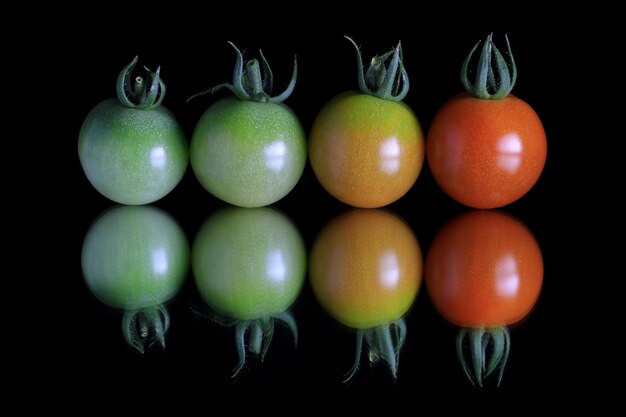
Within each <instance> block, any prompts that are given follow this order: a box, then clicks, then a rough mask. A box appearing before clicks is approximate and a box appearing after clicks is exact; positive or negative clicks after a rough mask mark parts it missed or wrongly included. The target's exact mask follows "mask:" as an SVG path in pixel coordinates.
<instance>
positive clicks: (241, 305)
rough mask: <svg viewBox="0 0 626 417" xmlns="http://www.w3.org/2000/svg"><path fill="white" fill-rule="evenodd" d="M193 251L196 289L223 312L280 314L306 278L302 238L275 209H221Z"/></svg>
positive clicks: (245, 316) (247, 317)
mask: <svg viewBox="0 0 626 417" xmlns="http://www.w3.org/2000/svg"><path fill="white" fill-rule="evenodd" d="M191 253H192V255H191V267H192V271H193V275H194V278H195V282H196V285H197V287H198V291H199V292H200V295H201V296H202V298H203V299H204V300H205V301H206V303H207V304H208V305H209V306H211V307H212V308H213V309H214V310H215V311H216V312H217V313H219V314H220V315H222V316H227V317H233V318H236V319H244V320H253V319H259V318H262V317H268V316H272V315H277V314H279V313H281V312H283V311H285V310H286V309H287V308H288V307H289V306H290V305H291V304H292V303H293V302H294V301H295V299H296V297H297V296H298V294H299V293H300V290H301V289H302V285H303V283H304V278H305V273H306V257H307V255H306V250H305V247H304V242H303V241H302V237H301V236H300V233H299V232H298V229H296V227H295V226H294V224H293V223H292V222H291V221H290V220H289V219H288V218H287V217H286V216H285V215H283V214H281V213H280V212H279V211H277V210H275V209H272V208H256V209H247V208H239V207H229V208H226V209H223V210H220V211H218V212H217V213H215V214H214V215H212V216H211V217H210V218H209V219H208V220H207V221H206V222H205V223H204V225H203V226H202V227H201V228H200V230H199V231H198V234H197V236H196V239H195V241H194V244H193V248H192V252H191Z"/></svg>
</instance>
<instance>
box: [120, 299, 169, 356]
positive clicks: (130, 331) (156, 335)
mask: <svg viewBox="0 0 626 417" xmlns="http://www.w3.org/2000/svg"><path fill="white" fill-rule="evenodd" d="M169 328H170V315H169V312H168V311H167V308H166V307H165V306H164V305H163V304H157V305H154V306H150V307H145V308H142V309H139V310H126V311H124V317H123V318H122V334H123V335H124V339H125V340H126V342H127V343H128V344H129V345H130V346H132V347H134V348H135V349H137V351H138V352H139V353H141V354H143V353H144V351H145V348H146V347H151V346H153V345H154V344H157V343H158V345H159V346H161V348H162V349H165V333H167V331H168V330H169Z"/></svg>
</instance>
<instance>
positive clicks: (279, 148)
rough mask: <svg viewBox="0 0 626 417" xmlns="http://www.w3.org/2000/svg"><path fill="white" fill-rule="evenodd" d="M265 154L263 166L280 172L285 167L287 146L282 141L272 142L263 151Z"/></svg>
mask: <svg viewBox="0 0 626 417" xmlns="http://www.w3.org/2000/svg"><path fill="white" fill-rule="evenodd" d="M263 153H264V154H265V165H266V166H267V167H268V168H269V169H271V170H272V171H280V170H281V169H283V167H284V166H285V156H286V155H287V146H285V142H283V141H282V140H277V141H276V142H272V143H270V144H269V145H267V146H266V147H265V149H264V150H263Z"/></svg>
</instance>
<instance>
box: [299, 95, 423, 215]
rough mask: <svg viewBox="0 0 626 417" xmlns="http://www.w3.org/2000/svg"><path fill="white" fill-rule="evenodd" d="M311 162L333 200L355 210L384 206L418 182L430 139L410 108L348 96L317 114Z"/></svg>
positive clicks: (399, 104)
mask: <svg viewBox="0 0 626 417" xmlns="http://www.w3.org/2000/svg"><path fill="white" fill-rule="evenodd" d="M309 158H310V161H311V166H312V167H313V171H314V172H315V175H316V177H317V179H318V180H319V182H320V184H321V185H322V186H323V187H324V188H325V189H326V191H328V193H330V194H331V195H332V196H333V197H335V198H337V199H338V200H340V201H342V202H344V203H346V204H349V205H352V206H355V207H363V208H374V207H382V206H385V205H387V204H390V203H392V202H394V201H396V200H398V199H399V198H400V197H402V196H403V195H404V194H406V192H407V191H408V190H409V189H410V188H411V187H412V186H413V184H414V183H415V181H416V179H417V177H418V175H419V173H420V171H421V169H422V165H423V162H424V137H423V133H422V130H421V127H420V124H419V122H418V120H417V118H416V117H415V114H414V113H413V112H412V111H411V109H410V108H409V107H408V106H407V105H406V104H404V103H402V102H393V101H390V100H383V99H380V98H377V97H374V96H371V95H367V94H361V93H357V92H348V93H343V94H339V95H338V96H336V97H334V98H333V99H331V100H330V101H329V102H328V103H326V105H325V106H324V107H323V108H322V110H321V111H320V113H319V114H318V115H317V118H316V119H315V121H314V123H313V127H312V129H311V134H310V138H309Z"/></svg>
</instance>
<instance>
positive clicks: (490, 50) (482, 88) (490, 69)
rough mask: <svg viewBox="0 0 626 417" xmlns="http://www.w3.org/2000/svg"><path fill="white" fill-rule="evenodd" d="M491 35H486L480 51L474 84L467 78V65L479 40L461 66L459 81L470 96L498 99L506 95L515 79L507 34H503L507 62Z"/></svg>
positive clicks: (513, 62)
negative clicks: (507, 57)
mask: <svg viewBox="0 0 626 417" xmlns="http://www.w3.org/2000/svg"><path fill="white" fill-rule="evenodd" d="M492 35H493V34H489V36H487V40H486V41H485V43H484V45H483V48H482V50H481V52H480V56H479V58H478V64H477V68H476V78H475V80H474V84H472V83H471V82H470V80H469V68H468V67H469V64H470V60H471V59H472V56H473V55H474V52H475V51H476V49H477V48H478V45H480V41H478V42H477V43H476V44H475V45H474V47H473V48H472V50H471V51H470V53H469V54H468V55H467V57H466V58H465V61H463V65H462V66H461V82H462V83H463V86H464V87H465V90H467V92H468V93H469V94H470V95H471V96H473V97H476V98H480V99H485V100H499V99H502V98H504V97H506V96H508V95H509V93H510V92H511V90H513V86H514V85H515V82H516V81H517V66H516V65H515V60H514V59H513V53H512V52H511V44H510V43H509V38H508V36H506V35H504V38H505V39H506V46H507V50H508V53H507V55H508V56H509V62H508V63H507V62H506V60H505V59H504V56H503V55H502V53H500V50H499V49H498V48H497V47H496V45H495V44H494V43H493V40H492V38H493V36H492ZM494 58H495V63H494Z"/></svg>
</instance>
